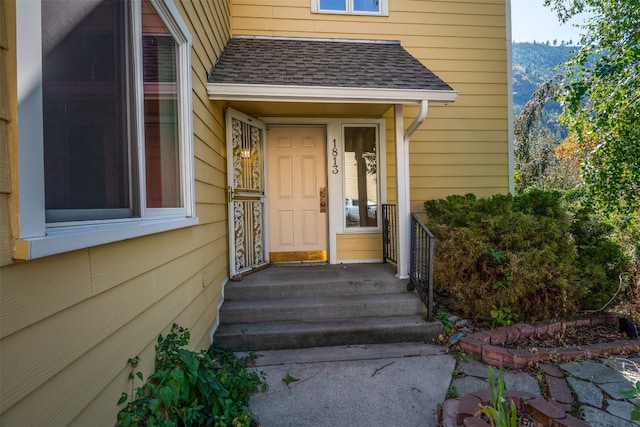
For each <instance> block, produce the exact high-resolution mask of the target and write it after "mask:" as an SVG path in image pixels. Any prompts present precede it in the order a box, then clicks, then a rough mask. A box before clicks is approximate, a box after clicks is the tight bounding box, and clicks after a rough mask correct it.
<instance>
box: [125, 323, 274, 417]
mask: <svg viewBox="0 0 640 427" xmlns="http://www.w3.org/2000/svg"><path fill="white" fill-rule="evenodd" d="M189 338H190V334H189V331H188V330H186V329H184V328H182V327H180V326H178V325H177V324H174V325H173V326H172V328H171V332H170V333H169V334H167V336H166V337H165V338H163V337H162V335H160V336H159V337H158V342H157V344H156V357H155V372H154V373H153V374H151V375H149V376H148V377H147V380H146V382H145V383H143V384H141V385H140V386H138V387H135V384H134V381H135V379H136V378H138V379H139V380H140V381H143V375H142V373H141V372H139V371H136V368H137V367H138V364H139V358H138V357H137V356H136V357H135V358H132V359H129V361H128V363H129V365H131V373H130V374H129V379H130V380H131V382H132V385H131V396H130V397H129V395H128V394H127V393H122V396H121V397H120V400H119V401H118V405H122V404H124V403H125V402H127V400H128V399H129V398H131V401H130V402H128V403H127V404H126V406H125V407H124V408H122V409H121V410H120V412H119V413H118V423H117V425H118V427H129V426H167V427H168V426H185V427H187V426H203V425H207V426H215V427H225V426H250V425H251V422H252V420H253V414H252V413H251V412H250V410H249V409H248V404H249V398H250V395H251V394H252V393H255V392H258V391H259V390H261V391H263V392H265V391H266V384H265V383H264V381H263V377H262V376H261V375H259V374H257V373H255V372H249V371H248V370H247V369H246V367H247V363H248V362H249V358H237V357H236V356H235V355H234V354H233V353H231V352H229V351H226V350H223V349H221V348H218V347H215V346H212V347H211V348H210V349H209V350H208V351H205V350H203V351H201V352H199V353H198V352H193V351H190V350H188V349H186V348H184V347H185V346H186V345H187V344H188V343H189ZM134 389H135V391H134Z"/></svg>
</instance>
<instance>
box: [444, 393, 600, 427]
mask: <svg viewBox="0 0 640 427" xmlns="http://www.w3.org/2000/svg"><path fill="white" fill-rule="evenodd" d="M505 398H506V400H507V402H509V405H511V403H510V402H514V403H515V404H516V407H517V408H518V409H519V410H520V411H521V412H523V413H525V414H527V415H529V416H531V418H533V419H535V420H536V421H538V422H540V423H542V424H543V425H545V426H553V427H589V424H587V423H585V422H584V421H582V420H579V419H578V418H576V417H574V416H572V415H569V414H567V413H565V412H564V411H563V410H562V409H561V408H560V407H559V406H557V405H556V404H554V403H552V402H549V401H548V400H546V399H544V398H543V397H541V396H535V395H533V394H531V393H526V392H517V391H506V392H505ZM480 404H483V405H491V396H490V394H489V390H486V389H485V390H480V391H476V392H474V393H469V394H466V395H464V396H462V397H460V398H456V399H447V400H445V402H444V404H443V405H442V427H458V426H465V427H489V423H487V422H485V421H484V420H482V419H481V418H479V417H476V416H475V415H476V414H477V413H478V411H479V409H480V406H479V405H480Z"/></svg>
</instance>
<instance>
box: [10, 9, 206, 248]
mask: <svg viewBox="0 0 640 427" xmlns="http://www.w3.org/2000/svg"><path fill="white" fill-rule="evenodd" d="M25 3H26V4H25V5H19V6H18V9H17V13H16V14H17V20H18V28H21V18H25V17H26V14H27V12H28V11H29V10H28V9H29V8H33V7H34V5H33V4H29V3H28V2H25ZM38 7H39V9H40V10H39V11H38V12H39V15H40V17H41V33H40V34H38V36H35V37H32V36H30V35H28V34H26V33H20V31H19V32H18V51H19V56H20V52H21V46H25V44H26V45H29V46H32V47H33V46H38V45H39V47H40V50H39V51H40V52H41V57H40V59H41V61H28V60H22V61H21V60H20V59H19V60H18V72H19V76H20V73H21V71H24V72H25V74H26V75H36V76H38V77H40V80H39V81H29V82H28V84H31V85H32V86H33V87H29V86H25V84H26V82H25V80H26V79H24V80H23V81H22V82H21V81H20V77H18V79H19V81H18V86H19V90H18V96H19V119H20V122H21V123H23V122H22V121H23V120H30V121H32V123H34V124H36V126H35V127H36V128H37V129H40V131H39V132H29V131H23V130H24V128H22V129H20V130H19V144H20V146H21V147H23V146H24V147H27V146H28V147H29V149H28V150H25V151H21V156H23V155H24V156H27V155H32V156H33V157H34V159H35V158H38V157H40V158H41V159H42V161H43V166H44V172H40V174H41V180H42V182H38V180H34V179H23V178H22V177H24V176H25V172H24V171H22V170H21V171H20V176H21V181H23V180H24V181H25V182H26V185H25V186H23V185H21V187H20V189H21V199H22V198H23V194H22V192H23V191H28V190H29V189H32V190H34V191H33V193H32V194H38V195H40V197H42V198H43V199H44V200H43V204H44V213H43V215H42V216H40V218H42V219H41V220H38V218H39V216H38V215H31V216H24V215H23V213H22V212H21V217H25V218H26V219H27V222H28V223H29V224H27V226H28V228H29V229H30V232H29V233H23V232H22V230H21V238H23V237H27V238H29V237H44V235H50V234H55V233H59V232H60V231H61V230H65V229H66V230H69V229H73V230H74V231H75V232H76V233H78V231H80V232H82V229H83V228H84V230H85V231H86V232H91V229H92V228H95V227H96V225H99V226H101V227H103V228H104V226H105V225H109V224H112V225H113V224H120V225H122V224H123V223H126V222H131V221H138V222H140V221H154V220H156V221H157V220H159V219H162V220H164V221H165V222H167V221H170V220H171V219H174V220H180V219H184V218H189V217H193V213H194V212H193V210H194V209H193V183H192V181H193V179H192V176H193V172H192V169H193V166H192V162H193V160H192V138H193V137H192V130H191V129H192V125H191V89H190V73H191V63H190V34H189V32H188V29H187V28H186V25H185V24H184V22H182V18H181V17H180V16H179V13H178V12H177V10H176V8H175V6H174V5H173V3H172V0H143V1H136V0H132V1H123V0H85V1H82V2H79V1H74V0H41V2H39V4H38ZM31 12H34V10H33V9H32V10H31ZM31 19H32V20H33V15H31ZM22 24H23V23H22ZM36 34H37V33H36ZM32 38H33V40H32ZM36 38H39V40H38V39H36ZM21 42H22V43H21ZM32 59H35V58H32ZM21 88H22V90H21ZM30 91H33V92H35V93H37V92H41V94H42V95H41V97H29V96H28V95H26V93H25V92H29V93H31V92H30ZM21 92H22V94H21ZM25 95H26V96H25ZM23 101H24V102H23ZM19 168H20V166H19ZM34 176H35V174H34ZM21 184H22V182H21ZM28 197H29V196H27V195H25V196H24V198H27V203H26V206H30V205H31V206H34V205H38V202H37V200H34V199H35V196H34V197H32V200H28ZM39 205H40V206H42V203H41V204H39ZM40 222H42V223H40ZM182 225H183V226H184V225H185V224H182ZM164 228H165V229H171V228H172V227H171V226H168V227H164ZM173 228H175V226H174V227H173ZM38 229H40V230H42V236H38V234H40V233H38V231H37V230H38ZM152 229H155V230H156V231H160V229H159V228H158V227H155V228H152ZM137 233H141V232H140V231H138V232H137ZM134 234H135V233H134ZM120 235H121V236H123V237H127V236H128V234H127V233H124V234H123V233H120ZM95 242H96V243H99V240H96V241H95ZM80 246H81V244H80ZM49 252H52V250H51V249H49ZM53 252H56V251H55V250H53Z"/></svg>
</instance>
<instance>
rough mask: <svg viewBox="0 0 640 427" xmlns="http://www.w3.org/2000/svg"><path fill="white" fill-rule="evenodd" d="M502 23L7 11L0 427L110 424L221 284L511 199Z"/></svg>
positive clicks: (104, 0)
mask: <svg viewBox="0 0 640 427" xmlns="http://www.w3.org/2000/svg"><path fill="white" fill-rule="evenodd" d="M508 17H509V1H508V0H464V1H463V0H441V1H427V0H206V1H205V0H131V1H121V0H87V1H83V2H74V1H63V0H47V1H44V0H31V1H23V0H4V1H1V2H0V424H1V425H2V426H4V427H11V426H27V425H28V426H37V425H78V426H88V425H90V426H97V425H113V424H114V422H115V417H116V413H117V409H118V408H117V407H116V401H117V400H118V397H119V396H120V394H121V393H122V392H123V391H126V390H127V388H128V381H127V375H128V368H127V362H126V361H127V359H128V358H130V357H133V356H135V355H138V354H139V355H140V356H141V358H142V361H143V363H142V369H143V371H145V373H148V372H149V371H150V370H152V368H153V367H152V366H151V365H152V360H153V355H154V344H155V340H156V338H157V336H158V334H161V333H165V332H166V331H167V330H168V328H170V326H171V324H172V323H174V322H177V323H179V324H180V325H181V326H184V327H187V328H189V330H190V331H191V337H192V342H191V344H190V345H191V347H193V348H197V349H201V348H206V347H208V346H209V345H210V343H211V340H212V336H213V333H214V332H215V330H216V327H217V323H218V310H219V307H220V305H221V304H222V301H223V295H224V288H225V285H226V284H227V282H228V281H229V280H230V278H231V277H233V276H235V275H238V274H242V273H245V272H247V271H249V270H251V269H253V268H255V267H259V266H262V265H265V264H268V263H270V262H280V261H290V260H298V261H306V260H310V261H318V260H319V261H326V262H328V263H331V264H338V263H353V262H358V263H362V262H381V261H382V258H383V255H382V238H381V227H382V218H381V217H382V215H381V210H382V206H383V205H386V204H395V205H396V206H397V212H398V271H397V275H398V277H400V278H404V277H407V274H408V251H409V243H408V241H409V237H408V227H409V226H408V221H409V216H410V212H411V211H417V210H420V209H421V205H422V202H423V201H424V200H427V199H433V198H440V197H444V196H447V195H449V194H464V193H469V192H471V193H475V194H477V195H478V196H488V195H491V194H494V193H506V192H508V191H510V190H511V189H512V180H511V176H512V151H511V143H510V135H511V131H510V126H511V125H510V111H511V108H510V93H511V90H510V80H511V78H510V71H509V69H510V58H509V55H510V48H509V46H510V34H509V32H510V30H509V18H508Z"/></svg>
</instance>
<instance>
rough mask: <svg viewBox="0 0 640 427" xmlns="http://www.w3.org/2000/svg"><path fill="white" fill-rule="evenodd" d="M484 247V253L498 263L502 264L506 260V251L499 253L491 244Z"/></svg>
mask: <svg viewBox="0 0 640 427" xmlns="http://www.w3.org/2000/svg"><path fill="white" fill-rule="evenodd" d="M484 247H485V251H484V253H485V254H488V255H490V256H491V258H493V259H495V260H496V262H498V263H501V262H502V261H504V259H505V255H504V251H497V250H495V249H493V246H491V244H489V243H485V244H484Z"/></svg>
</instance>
